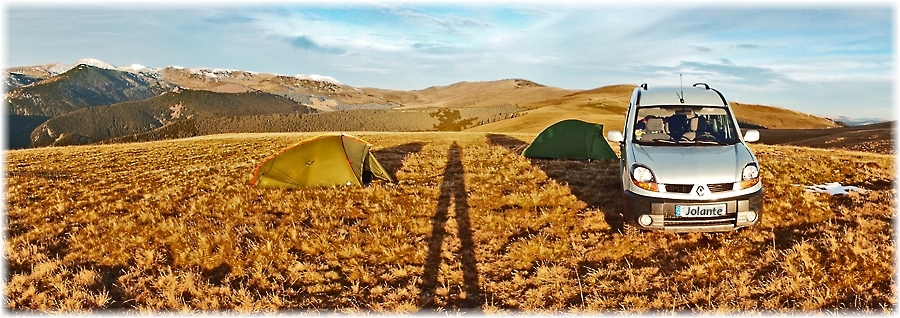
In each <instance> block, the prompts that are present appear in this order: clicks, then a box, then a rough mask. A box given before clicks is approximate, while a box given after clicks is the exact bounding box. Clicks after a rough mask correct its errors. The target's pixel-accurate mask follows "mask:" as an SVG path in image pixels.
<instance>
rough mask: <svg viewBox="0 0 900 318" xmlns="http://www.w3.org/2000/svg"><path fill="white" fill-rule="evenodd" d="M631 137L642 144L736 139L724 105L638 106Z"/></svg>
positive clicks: (678, 143)
mask: <svg viewBox="0 0 900 318" xmlns="http://www.w3.org/2000/svg"><path fill="white" fill-rule="evenodd" d="M633 128H634V130H633V131H632V140H633V141H634V142H638V143H641V144H651V143H652V144H660V145H685V144H691V145H721V144H734V143H737V142H738V141H739V140H738V135H737V129H736V127H734V121H733V120H732V117H731V113H730V112H729V111H728V109H727V108H724V107H710V106H681V105H679V106H651V107H639V108H638V109H637V116H635V122H634V124H633Z"/></svg>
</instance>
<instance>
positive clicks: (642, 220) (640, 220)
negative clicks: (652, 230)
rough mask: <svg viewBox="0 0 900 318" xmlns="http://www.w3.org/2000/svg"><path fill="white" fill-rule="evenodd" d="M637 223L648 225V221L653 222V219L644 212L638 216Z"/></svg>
mask: <svg viewBox="0 0 900 318" xmlns="http://www.w3.org/2000/svg"><path fill="white" fill-rule="evenodd" d="M638 223H639V224H640V225H642V226H650V223H653V219H651V218H650V216H649V215H646V214H644V215H641V216H640V217H638Z"/></svg>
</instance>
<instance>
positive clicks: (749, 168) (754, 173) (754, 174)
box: [741, 163, 759, 190]
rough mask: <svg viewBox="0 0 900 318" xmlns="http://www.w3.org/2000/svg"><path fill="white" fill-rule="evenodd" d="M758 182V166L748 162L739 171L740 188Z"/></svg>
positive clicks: (745, 187)
mask: <svg viewBox="0 0 900 318" xmlns="http://www.w3.org/2000/svg"><path fill="white" fill-rule="evenodd" d="M757 183H759V167H758V166H756V164H755V163H749V164H747V165H746V166H744V170H742V171H741V190H743V189H747V188H749V187H752V186H755V185H756V184H757Z"/></svg>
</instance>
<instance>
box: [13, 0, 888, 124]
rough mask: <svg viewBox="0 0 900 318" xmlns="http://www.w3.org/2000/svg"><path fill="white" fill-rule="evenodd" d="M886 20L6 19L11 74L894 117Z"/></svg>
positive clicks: (123, 9)
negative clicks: (265, 77) (643, 101)
mask: <svg viewBox="0 0 900 318" xmlns="http://www.w3.org/2000/svg"><path fill="white" fill-rule="evenodd" d="M894 15H895V12H894V7H893V5H891V4H890V3H889V2H869V3H865V4H860V5H855V4H833V3H832V4H828V5H816V4H803V3H800V4H791V5H776V4H765V3H763V4H762V5H752V4H751V3H744V4H742V5H740V6H734V5H731V6H715V5H714V4H710V3H701V4H699V5H694V6H690V5H685V4H682V5H678V6H675V5H667V4H663V3H657V4H649V3H639V4H637V5H629V6H611V5H602V4H578V3H568V2H563V3H562V4H559V3H555V2H549V1H545V2H528V1H526V2H524V3H517V2H485V3H484V4H480V3H476V2H464V3H461V4H453V3H449V2H448V3H416V2H387V3H383V4H374V3H338V4H326V3H324V2H312V3H308V2H307V3H284V2H276V3H266V4H252V5H251V4H249V3H240V2H227V3H226V4H212V3H201V4H199V5H190V6H187V5H179V4H178V3H166V2H163V4H161V5H160V4H155V5H152V4H151V3H148V2H142V3H141V4H138V5H128V6H125V5H123V4H121V3H115V2H112V3H83V4H76V5H71V4H63V3H45V2H38V3H37V4H26V3H24V2H14V3H12V4H7V5H6V20H7V25H6V43H7V46H6V56H7V58H6V61H5V63H6V64H7V66H25V65H36V64H46V63H52V62H58V63H65V64H71V63H75V61H77V60H79V59H82V58H95V59H99V60H101V61H104V62H107V63H110V64H113V65H117V66H127V65H131V64H141V65H145V66H148V67H165V66H183V67H208V68H222V69H238V70H245V71H255V72H269V73H277V74H285V75H296V74H317V75H324V76H330V77H333V78H335V79H337V80H339V81H341V82H343V83H345V84H348V85H352V86H357V87H378V88H388V89H403V90H409V89H423V88H427V87H430V86H436V85H449V84H452V83H456V82H460V81H489V80H498V79H506V78H523V79H528V80H531V81H535V82H538V83H540V84H544V85H550V86H556V87H562V88H570V89H590V88H595V87H600V86H604V85H611V84H622V83H632V84H640V83H643V82H647V83H649V85H656V86H663V85H665V86H670V85H678V84H679V74H682V75H683V77H684V83H685V84H686V85H689V84H692V83H695V82H706V83H709V84H710V85H711V86H713V87H715V88H717V89H719V90H720V91H722V92H723V94H725V96H726V97H727V98H728V99H729V100H733V101H738V102H744V103H757V104H765V105H774V106H780V107H785V108H790V109H794V110H798V111H802V112H806V113H811V114H817V115H825V116H850V117H857V118H861V117H878V118H893V117H894V110H893V107H892V100H893V97H894V94H893V88H894V45H893V41H894V28H895V26H894V22H893V18H894Z"/></svg>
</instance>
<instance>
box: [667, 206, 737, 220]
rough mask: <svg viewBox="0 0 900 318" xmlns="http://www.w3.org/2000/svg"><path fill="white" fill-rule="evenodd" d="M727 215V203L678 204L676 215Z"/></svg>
mask: <svg viewBox="0 0 900 318" xmlns="http://www.w3.org/2000/svg"><path fill="white" fill-rule="evenodd" d="M723 215H725V204H724V203H723V204H714V205H708V204H707V205H676V206H675V216H677V217H682V218H705V217H716V216H723Z"/></svg>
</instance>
